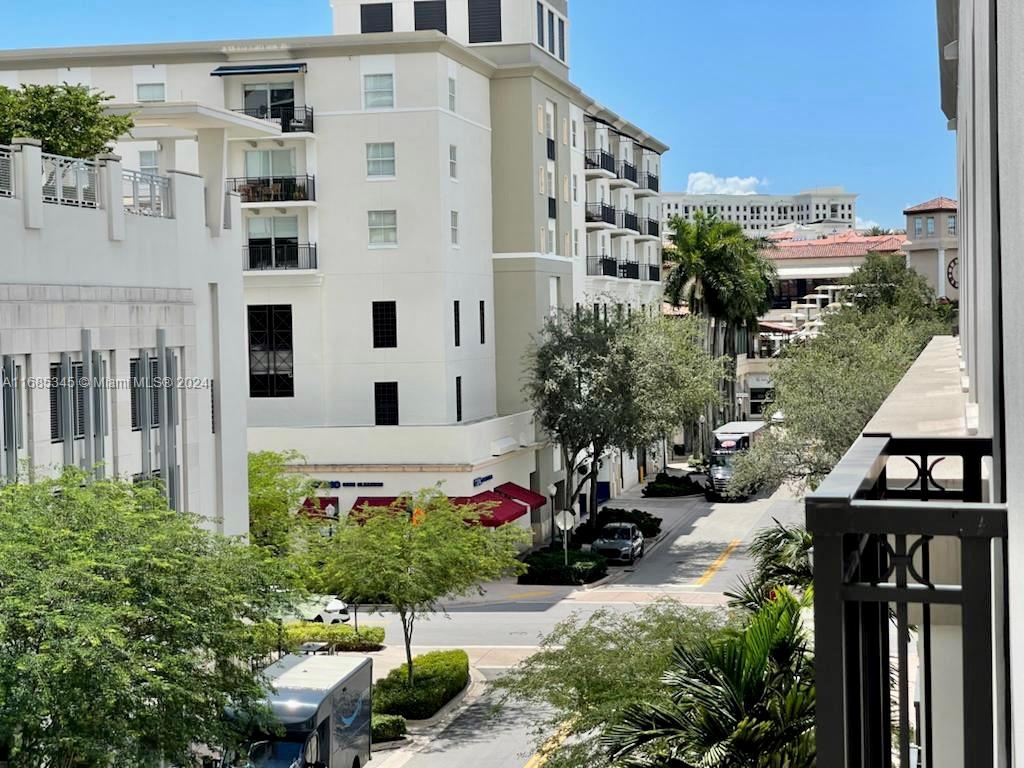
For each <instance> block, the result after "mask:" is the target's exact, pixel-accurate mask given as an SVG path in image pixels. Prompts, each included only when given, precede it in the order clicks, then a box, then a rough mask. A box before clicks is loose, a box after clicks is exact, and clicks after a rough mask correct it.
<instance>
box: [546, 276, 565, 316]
mask: <svg viewBox="0 0 1024 768" xmlns="http://www.w3.org/2000/svg"><path fill="white" fill-rule="evenodd" d="M561 294H562V278H560V277H549V278H548V306H549V307H550V310H551V314H552V315H555V314H558V310H559V308H560V307H561V306H562V303H561Z"/></svg>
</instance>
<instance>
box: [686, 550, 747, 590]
mask: <svg viewBox="0 0 1024 768" xmlns="http://www.w3.org/2000/svg"><path fill="white" fill-rule="evenodd" d="M739 545H740V540H739V539H733V540H732V541H730V542H729V546H727V547H726V548H725V549H724V550H722V554H720V555H719V556H718V557H717V558H715V562H713V563H712V564H711V565H709V566H708V569H707V570H706V571H704V573H702V574H701V576H700V578H699V579H697V581H696V583H695V586H698V587H703V586H704V585H705V584H707V583H708V582H709V581H711V577H712V576H714V575H715V574H716V573H718V571H719V569H720V568H721V567H722V566H723V565H725V561H726V560H728V559H729V555H731V554H732V553H733V550H735V549H736V547H738V546H739Z"/></svg>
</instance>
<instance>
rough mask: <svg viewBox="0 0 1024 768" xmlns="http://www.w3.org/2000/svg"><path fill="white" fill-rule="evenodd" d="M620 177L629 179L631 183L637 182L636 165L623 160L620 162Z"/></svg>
mask: <svg viewBox="0 0 1024 768" xmlns="http://www.w3.org/2000/svg"><path fill="white" fill-rule="evenodd" d="M618 177H619V179H621V180H622V181H628V182H629V183H631V184H636V183H637V181H636V180H637V174H636V166H635V165H633V164H632V163H627V162H625V161H623V162H622V163H620V164H619V172H618Z"/></svg>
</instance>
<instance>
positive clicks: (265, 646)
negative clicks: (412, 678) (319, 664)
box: [253, 621, 384, 655]
mask: <svg viewBox="0 0 1024 768" xmlns="http://www.w3.org/2000/svg"><path fill="white" fill-rule="evenodd" d="M253 632H254V635H255V637H256V642H257V643H258V644H259V646H260V648H261V649H262V651H263V654H264V655H266V654H269V653H271V652H273V651H278V650H280V651H282V652H284V653H295V652H296V651H297V650H298V649H299V646H300V645H302V644H303V643H327V645H328V648H329V649H330V650H332V651H339V652H340V651H356V652H361V653H366V652H368V651H379V650H380V649H381V648H382V647H383V646H384V628H383V627H360V629H359V631H358V632H356V631H355V629H353V628H352V627H350V626H348V625H346V624H320V623H318V622H312V621H301V622H295V623H290V624H277V623H276V622H272V621H268V622H264V623H263V624H259V625H257V626H256V627H254V628H253Z"/></svg>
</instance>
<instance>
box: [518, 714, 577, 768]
mask: <svg viewBox="0 0 1024 768" xmlns="http://www.w3.org/2000/svg"><path fill="white" fill-rule="evenodd" d="M571 731H572V728H571V727H570V724H569V723H563V724H562V725H561V726H559V728H558V730H557V731H555V733H554V735H553V736H552V737H551V738H550V739H548V740H547V741H545V742H544V744H543V746H541V748H540V749H539V750H537V753H536V754H535V755H534V756H533V757H531V758H530V759H529V760H528V761H527V762H526V765H524V766H523V768H541V766H542V765H544V764H545V763H546V762H547V761H548V760H550V759H551V756H552V755H553V754H554V753H555V752H556V751H557V750H558V748H559V747H560V746H562V744H564V743H565V740H566V739H568V738H569V733H570V732H571Z"/></svg>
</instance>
